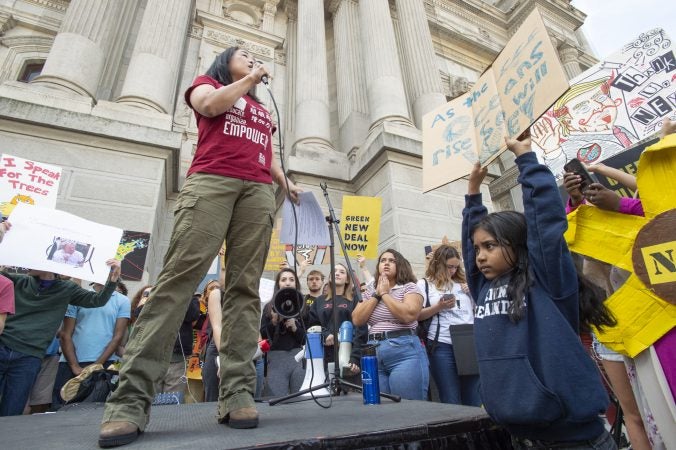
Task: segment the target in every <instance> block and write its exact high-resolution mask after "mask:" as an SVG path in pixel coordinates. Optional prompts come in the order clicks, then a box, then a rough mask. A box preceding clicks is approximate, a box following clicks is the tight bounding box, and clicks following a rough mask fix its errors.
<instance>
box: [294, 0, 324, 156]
mask: <svg viewBox="0 0 676 450" xmlns="http://www.w3.org/2000/svg"><path fill="white" fill-rule="evenodd" d="M296 52H297V61H296V86H297V88H296V143H295V145H296V146H302V147H310V148H313V149H317V148H321V147H331V144H330V139H331V135H330V124H329V120H330V116H329V83H328V75H327V69H326V36H325V31H324V2H323V0H298V36H297V46H296Z"/></svg>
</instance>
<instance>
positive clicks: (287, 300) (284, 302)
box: [272, 288, 305, 319]
mask: <svg viewBox="0 0 676 450" xmlns="http://www.w3.org/2000/svg"><path fill="white" fill-rule="evenodd" d="M304 303H305V300H304V299H303V295H302V294H301V293H300V292H298V291H297V290H296V289H294V288H284V289H280V290H279V291H277V293H276V294H275V296H274V297H273V298H272V308H273V309H274V310H275V312H276V313H277V314H279V315H280V316H282V317H283V318H285V319H293V318H295V317H298V316H300V313H301V312H302V311H303V304H304Z"/></svg>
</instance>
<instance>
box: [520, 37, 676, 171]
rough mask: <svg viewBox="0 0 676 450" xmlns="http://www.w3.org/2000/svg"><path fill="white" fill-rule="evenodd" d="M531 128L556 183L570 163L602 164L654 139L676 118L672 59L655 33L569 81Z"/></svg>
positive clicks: (665, 39) (669, 45)
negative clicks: (666, 119)
mask: <svg viewBox="0 0 676 450" xmlns="http://www.w3.org/2000/svg"><path fill="white" fill-rule="evenodd" d="M570 84H571V88H570V90H568V91H567V92H566V93H565V94H564V95H563V96H562V97H561V98H559V99H558V100H557V101H556V103H554V105H553V106H552V108H550V109H549V110H548V111H547V112H546V113H545V114H544V115H543V116H542V117H541V118H540V119H539V120H538V121H537V122H535V124H533V126H532V127H531V136H532V139H533V150H534V151H535V152H536V153H537V154H538V158H539V159H540V161H542V162H543V163H544V164H545V165H546V166H548V167H549V168H550V169H551V171H552V172H553V173H554V175H555V176H556V177H557V179H562V178H563V173H562V172H563V165H564V164H565V163H566V161H568V160H569V159H571V158H578V159H579V160H580V161H582V162H583V163H585V164H592V163H594V162H598V161H603V160H604V159H607V158H609V157H611V156H613V155H616V154H618V153H620V152H621V151H623V150H624V149H627V148H630V147H631V146H632V145H634V144H635V143H637V142H638V141H640V140H642V139H644V138H646V137H649V136H651V135H652V134H655V133H656V132H657V131H659V129H660V127H661V123H662V120H663V118H664V117H665V116H668V117H671V118H674V117H676V58H675V57H674V47H673V44H672V41H671V39H669V37H668V36H667V35H666V33H665V32H664V30H662V29H660V28H656V29H654V30H650V31H648V32H646V33H642V34H641V35H640V36H638V37H637V38H636V39H634V40H633V41H631V42H630V43H628V44H627V45H625V46H623V47H622V48H621V49H620V50H618V51H617V52H615V53H614V54H612V55H610V56H608V57H606V58H604V59H603V60H602V61H601V62H599V63H598V64H596V65H595V66H593V67H592V68H590V69H589V70H587V71H585V72H584V73H582V74H581V75H579V76H577V77H575V78H574V79H573V80H571V83H570Z"/></svg>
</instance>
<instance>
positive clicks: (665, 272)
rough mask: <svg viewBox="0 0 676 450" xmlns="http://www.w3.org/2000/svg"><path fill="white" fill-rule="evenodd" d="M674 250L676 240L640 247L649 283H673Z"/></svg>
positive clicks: (675, 278) (674, 273) (674, 275)
mask: <svg viewBox="0 0 676 450" xmlns="http://www.w3.org/2000/svg"><path fill="white" fill-rule="evenodd" d="M675 251H676V241H671V242H667V243H664V244H658V245H651V246H650V247H643V248H642V249H641V254H643V261H644V263H645V267H646V269H647V270H648V277H649V278H650V283H651V284H661V283H673V282H674V281H676V264H674V252H675Z"/></svg>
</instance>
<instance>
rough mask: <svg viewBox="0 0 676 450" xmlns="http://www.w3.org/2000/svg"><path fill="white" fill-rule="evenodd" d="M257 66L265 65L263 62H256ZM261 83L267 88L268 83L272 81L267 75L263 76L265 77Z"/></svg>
mask: <svg viewBox="0 0 676 450" xmlns="http://www.w3.org/2000/svg"><path fill="white" fill-rule="evenodd" d="M256 64H260V65H261V66H262V65H263V61H256ZM261 81H262V82H263V84H265V85H266V86H267V85H268V83H269V82H270V79H269V78H268V76H267V75H263V76H262V77H261Z"/></svg>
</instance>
